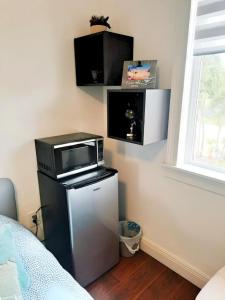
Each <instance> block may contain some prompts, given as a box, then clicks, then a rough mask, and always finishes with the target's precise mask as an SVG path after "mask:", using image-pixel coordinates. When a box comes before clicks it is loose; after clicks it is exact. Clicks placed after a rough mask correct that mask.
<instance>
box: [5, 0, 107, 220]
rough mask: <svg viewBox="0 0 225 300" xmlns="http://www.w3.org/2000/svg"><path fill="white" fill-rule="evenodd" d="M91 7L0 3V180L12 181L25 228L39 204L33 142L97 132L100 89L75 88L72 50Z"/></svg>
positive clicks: (53, 1) (52, 0)
mask: <svg viewBox="0 0 225 300" xmlns="http://www.w3.org/2000/svg"><path fill="white" fill-rule="evenodd" d="M96 10H98V0H86V1H72V0H67V1H58V0H47V1H46V0H38V1H29V0H21V1H12V0H1V1H0V36H1V39H0V107H1V108H0V139H1V146H0V177H10V178H11V179H12V180H13V181H14V183H15V186H16V192H17V199H18V205H19V213H20V220H21V221H22V222H23V223H24V224H27V222H28V220H27V214H28V213H29V212H30V211H31V212H32V211H34V210H36V209H37V208H38V207H39V194H38V184H37V176H36V157H35V149H34V142H33V140H34V138H38V137H44V136H52V135H57V134H63V133H68V132H74V131H79V130H83V131H85V130H86V131H89V132H96V133H101V132H102V124H103V103H102V102H101V98H102V91H101V89H94V88H86V89H80V88H77V87H76V85H75V69H74V49H73V38H74V37H77V36H80V35H84V34H88V33H89V18H90V16H91V15H92V14H93V12H94V13H95V12H96ZM99 98H100V100H99Z"/></svg>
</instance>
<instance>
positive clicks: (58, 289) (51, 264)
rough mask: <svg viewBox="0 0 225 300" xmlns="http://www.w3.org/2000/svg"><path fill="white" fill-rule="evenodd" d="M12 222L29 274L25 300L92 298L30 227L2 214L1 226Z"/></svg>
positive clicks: (0, 217) (16, 240)
mask: <svg viewBox="0 0 225 300" xmlns="http://www.w3.org/2000/svg"><path fill="white" fill-rule="evenodd" d="M2 224H11V228H12V233H13V236H14V238H15V243H16V247H17V250H18V253H19V255H20V257H21V259H22V261H23V263H24V267H25V269H26V270H27V272H28V275H29V277H30V286H29V288H28V289H26V290H22V294H23V298H24V300H91V299H92V300H93V298H92V297H91V296H90V295H89V294H88V293H87V292H86V290H85V289H83V288H82V287H81V286H80V285H79V284H78V283H77V282H76V281H75V280H74V279H73V277H72V276H71V275H70V274H69V273H68V272H67V271H65V270H64V269H63V268H62V267H61V265H60V264H59V263H58V261H57V260H56V258H55V257H54V256H53V255H52V254H51V253H50V252H49V251H48V250H47V249H46V248H45V247H44V246H43V245H42V243H41V242H40V241H39V240H38V239H37V238H36V237H35V236H34V235H33V234H32V233H31V232H30V231H28V230H27V229H25V228H24V227H23V226H22V225H20V224H19V223H17V222H16V221H14V220H12V219H10V218H7V217H5V216H2V215H0V226H1V225H2Z"/></svg>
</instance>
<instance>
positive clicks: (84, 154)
mask: <svg viewBox="0 0 225 300" xmlns="http://www.w3.org/2000/svg"><path fill="white" fill-rule="evenodd" d="M61 153H62V169H63V171H68V170H71V169H77V168H80V167H82V166H86V165H92V164H95V163H96V150H95V147H93V146H91V145H84V144H82V145H79V146H76V147H75V148H70V149H67V150H63V151H62V152H61Z"/></svg>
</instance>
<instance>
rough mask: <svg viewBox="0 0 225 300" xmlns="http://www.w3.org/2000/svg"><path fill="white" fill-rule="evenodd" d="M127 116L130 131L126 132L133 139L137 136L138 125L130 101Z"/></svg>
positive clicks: (128, 137)
mask: <svg viewBox="0 0 225 300" xmlns="http://www.w3.org/2000/svg"><path fill="white" fill-rule="evenodd" d="M125 117H126V118H127V119H128V120H129V129H130V132H128V133H127V134H126V136H127V139H130V140H133V139H134V137H135V134H134V128H135V126H136V121H135V112H134V111H133V110H132V109H131V108H130V103H129V102H128V108H127V110H126V112H125Z"/></svg>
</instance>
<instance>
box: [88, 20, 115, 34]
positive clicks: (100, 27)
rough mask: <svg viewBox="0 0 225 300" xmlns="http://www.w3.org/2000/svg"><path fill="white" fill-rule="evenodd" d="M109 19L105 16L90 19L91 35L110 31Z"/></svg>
mask: <svg viewBox="0 0 225 300" xmlns="http://www.w3.org/2000/svg"><path fill="white" fill-rule="evenodd" d="M108 19H109V17H106V18H105V17H104V16H92V17H91V19H90V21H89V22H90V26H91V33H96V32H100V31H105V30H107V29H110V28H111V26H110V25H109V23H108Z"/></svg>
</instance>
